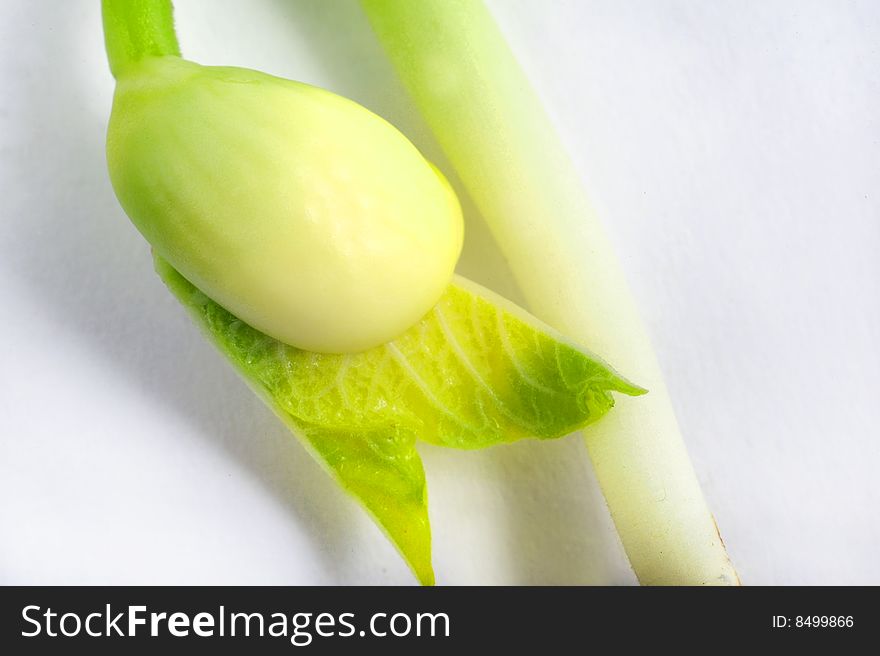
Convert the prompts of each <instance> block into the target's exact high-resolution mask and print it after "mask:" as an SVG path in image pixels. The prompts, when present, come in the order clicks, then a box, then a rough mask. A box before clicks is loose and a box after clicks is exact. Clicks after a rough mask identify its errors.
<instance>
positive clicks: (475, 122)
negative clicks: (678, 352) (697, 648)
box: [362, 0, 738, 585]
mask: <svg viewBox="0 0 880 656" xmlns="http://www.w3.org/2000/svg"><path fill="white" fill-rule="evenodd" d="M362 4H363V6H364V8H365V10H366V12H367V14H368V16H369V18H370V20H371V23H372V24H373V27H374V29H375V31H376V33H377V34H378V36H379V38H380V40H381V41H382V43H383V44H384V45H385V47H386V50H387V51H388V53H389V55H390V57H391V59H392V61H393V62H394V64H395V66H396V67H397V70H398V72H399V73H400V75H401V77H402V78H403V81H404V83H405V84H406V85H407V87H408V88H409V90H410V92H411V93H412V95H413V97H414V99H415V101H416V104H417V105H418V107H419V109H420V111H421V112H422V114H423V115H424V117H425V119H426V121H427V123H428V125H429V126H430V127H431V129H432V130H433V132H434V135H435V136H436V138H437V140H438V142H439V143H440V145H441V147H442V148H443V150H444V152H445V154H446V156H447V157H448V159H449V161H450V162H451V164H452V166H453V167H454V168H455V171H456V173H457V174H458V177H459V179H460V180H461V182H462V184H463V185H464V186H465V188H466V189H467V191H468V193H469V194H470V195H471V197H472V198H473V200H474V201H475V203H476V205H477V207H478V209H479V210H480V212H481V214H482V215H483V217H484V218H485V220H486V221H487V223H488V224H489V227H490V228H491V230H492V232H493V235H494V237H495V239H496V240H497V242H498V244H499V246H500V248H501V250H502V251H503V252H504V254H505V256H506V257H507V259H508V262H509V264H510V267H511V270H512V271H513V273H514V276H515V278H516V281H517V283H518V284H519V286H520V288H521V289H522V291H523V294H524V295H525V298H526V299H527V302H528V305H529V309H530V310H531V311H532V312H533V313H534V314H535V315H536V316H537V317H539V318H541V319H543V320H544V321H546V322H547V323H549V324H550V325H552V326H554V327H555V328H557V329H558V330H560V331H562V332H563V333H565V334H566V335H569V336H570V337H571V338H573V339H575V340H577V341H579V342H581V343H582V344H583V345H585V346H586V347H587V348H589V349H591V350H592V351H594V352H595V353H597V354H599V355H600V356H602V357H603V358H605V359H606V360H607V361H608V362H609V363H611V364H612V366H614V367H615V368H616V369H617V370H618V371H620V372H621V373H622V374H623V375H625V376H626V377H628V378H629V379H630V380H633V381H634V382H636V383H637V384H639V385H642V386H643V387H646V388H648V390H649V391H650V392H649V394H648V395H646V396H643V397H638V398H621V397H619V398H618V402H617V406H616V407H615V409H614V410H613V411H612V412H611V413H609V415H608V416H607V417H606V418H605V419H603V420H602V421H601V422H599V423H598V424H596V425H594V426H593V427H590V428H589V429H587V431H585V437H586V444H587V448H588V449H589V453H590V456H591V458H592V460H593V464H594V466H595V468H596V473H597V476H598V479H599V483H600V485H601V486H602V490H603V492H604V494H605V499H606V501H607V503H608V507H609V508H610V510H611V515H612V517H613V519H614V522H615V525H616V526H617V530H618V532H619V534H620V537H621V540H622V542H623V545H624V548H625V549H626V553H627V555H628V557H629V560H630V563H631V564H632V566H633V569H634V570H635V572H636V575H637V576H638V578H639V581H640V582H641V583H643V584H694V585H696V584H737V583H738V578H737V575H736V572H735V570H734V568H733V566H732V565H731V563H730V560H729V559H728V557H727V553H726V551H725V548H724V545H723V543H722V541H721V538H720V536H719V534H718V530H717V528H716V526H715V522H714V520H713V518H712V515H711V514H710V512H709V510H708V507H707V506H706V502H705V500H704V498H703V495H702V492H701V490H700V486H699V483H698V481H697V478H696V475H695V473H694V470H693V467H692V466H691V463H690V460H689V458H688V455H687V451H686V449H685V446H684V442H683V440H682V437H681V434H680V432H679V429H678V425H677V423H676V419H675V415H674V413H673V410H672V406H671V404H670V401H669V398H668V396H667V392H666V388H665V385H664V383H663V378H662V376H661V373H660V369H659V366H658V363H657V360H656V358H655V356H654V353H653V349H652V347H651V344H650V339H649V337H648V335H647V332H646V330H645V328H644V325H643V323H642V321H641V319H640V317H639V314H638V311H637V309H636V307H635V303H634V301H633V298H632V295H631V293H630V292H629V290H628V288H627V284H626V281H625V277H624V274H623V271H622V269H621V268H620V265H619V263H618V261H617V258H616V257H615V256H614V253H613V252H612V248H611V245H610V243H609V241H608V238H607V236H606V234H605V231H604V229H603V227H602V225H601V223H600V221H599V220H598V218H597V217H596V216H595V214H594V213H593V212H592V210H591V209H590V207H589V204H588V203H587V202H586V200H585V198H584V194H583V191H582V187H581V182H580V180H579V179H578V176H577V174H576V173H575V171H574V167H573V166H572V163H571V162H570V160H569V157H568V155H567V154H566V152H565V149H564V148H563V146H562V144H561V143H560V141H559V139H558V137H557V136H556V134H555V131H554V129H553V127H552V125H551V124H550V122H549V120H548V118H547V116H546V114H545V113H544V111H543V109H542V107H541V104H540V102H539V101H538V99H537V97H536V96H535V94H534V93H533V91H532V90H531V87H530V85H529V83H528V81H527V79H526V77H525V75H524V74H523V72H522V70H521V69H520V68H519V66H518V65H517V64H516V60H515V58H514V57H513V54H512V53H511V52H510V50H509V48H508V46H507V44H506V43H505V41H504V38H503V36H502V35H501V33H500V31H499V30H498V28H497V26H496V25H495V23H494V21H493V20H492V17H491V15H490V14H489V12H488V11H487V10H486V8H485V7H484V6H483V5H482V3H481V2H480V1H479V0H419V1H418V2H412V1H411V0H362Z"/></svg>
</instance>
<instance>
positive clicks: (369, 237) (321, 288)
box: [107, 56, 463, 353]
mask: <svg viewBox="0 0 880 656" xmlns="http://www.w3.org/2000/svg"><path fill="white" fill-rule="evenodd" d="M107 159H108V163H109V168H110V178H111V180H112V182H113V188H114V189H115V191H116V195H117V196H118V198H119V201H120V203H121V204H122V207H123V208H124V209H125V212H126V213H127V214H128V216H129V217H130V218H131V220H132V221H133V222H134V224H135V225H136V226H137V228H138V230H140V232H141V233H142V234H143V235H144V237H145V238H146V239H147V240H148V241H149V242H150V244H152V246H153V248H154V249H155V250H156V252H157V253H158V254H159V255H160V256H161V257H162V258H164V259H165V260H167V261H168V262H170V263H171V265H172V266H174V267H175V268H176V269H177V270H178V271H179V272H180V273H181V274H182V275H183V276H184V277H186V278H187V279H188V280H189V281H190V282H191V283H193V284H194V285H196V286H197V287H198V288H199V289H201V290H202V291H203V292H204V293H205V294H206V295H208V296H209V297H211V298H212V299H213V300H214V301H216V302H217V303H219V304H220V305H222V306H223V307H225V308H226V309H227V310H229V311H230V312H231V313H233V314H234V315H236V316H237V317H239V318H240V319H242V320H243V321H245V322H247V323H248V324H250V325H251V326H253V327H255V328H257V329H258V330H260V331H262V332H264V333H266V334H268V335H270V336H272V337H275V338H276V339H278V340H280V341H282V342H285V343H287V344H290V345H293V346H296V347H299V348H302V349H306V350H310V351H319V352H329V353H344V352H357V351H363V350H365V349H368V348H371V347H373V346H377V345H379V344H383V343H385V342H388V341H390V340H392V339H393V338H395V337H397V336H398V335H399V334H401V333H402V332H404V331H405V330H406V329H407V328H409V327H410V326H412V325H413V324H415V323H416V322H418V320H419V319H420V318H421V317H422V316H423V315H424V314H425V313H426V312H428V311H429V310H430V309H431V308H432V307H433V306H434V304H435V303H436V302H437V301H438V299H439V298H440V296H441V295H442V294H443V291H444V289H445V288H446V286H447V285H448V283H449V281H450V279H451V277H452V274H453V269H454V267H455V263H456V261H457V259H458V256H459V253H460V251H461V244H462V237H463V223H462V217H461V209H460V207H459V204H458V200H457V198H456V196H455V194H454V193H453V191H452V189H451V188H450V186H449V184H448V183H447V181H446V180H445V179H444V178H443V176H442V175H441V174H440V173H439V172H438V171H437V170H436V169H435V168H434V167H433V166H432V165H431V164H430V162H428V161H427V160H425V158H424V157H423V156H422V155H421V154H420V153H419V152H418V150H417V149H416V148H415V147H414V146H413V145H412V144H411V143H410V142H409V141H408V140H407V139H406V138H405V137H404V136H403V135H402V134H400V132H398V131H397V130H396V129H395V128H394V127H392V126H391V125H390V124H388V123H387V122H386V121H384V120H383V119H381V118H379V117H378V116H376V115H375V114H372V113H371V112H369V111H368V110H366V109H365V108H363V107H361V106H360V105H358V104H356V103H354V102H352V101H350V100H347V99H345V98H342V97H340V96H337V95H335V94H332V93H330V92H328V91H324V90H322V89H318V88H315V87H312V86H309V85H306V84H301V83H297V82H292V81H289V80H284V79H281V78H277V77H273V76H270V75H266V74H263V73H259V72H256V71H251V70H247V69H241V68H227V67H205V66H200V65H198V64H194V63H192V62H188V61H186V60H182V59H179V58H177V57H173V56H172V57H147V58H145V59H142V60H141V61H139V62H137V64H136V65H133V66H131V67H129V68H126V69H125V71H124V74H122V75H120V76H119V79H118V83H117V88H116V94H115V97H114V100H113V112H112V115H111V118H110V126H109V130H108V137H107Z"/></svg>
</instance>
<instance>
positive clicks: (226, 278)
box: [103, 0, 645, 584]
mask: <svg viewBox="0 0 880 656" xmlns="http://www.w3.org/2000/svg"><path fill="white" fill-rule="evenodd" d="M103 12H104V30H105V37H106V43H107V53H108V59H109V61H110V67H111V71H112V72H113V74H114V76H115V77H116V79H117V87H116V93H115V96H114V101H113V110H112V114H111V118H110V127H109V129H108V140H107V159H108V166H109V170H110V178H111V181H112V183H113V187H114V190H115V191H116V194H117V196H118V198H119V200H120V203H121V204H122V206H123V209H124V210H125V211H126V213H127V214H128V215H129V217H130V218H131V220H132V222H133V223H134V224H135V226H136V227H137V228H138V229H139V230H140V231H141V233H142V234H143V235H144V237H145V238H146V239H147V241H148V242H149V243H150V244H151V246H152V247H153V250H154V256H155V264H156V270H157V272H158V274H159V275H160V277H161V278H162V279H163V281H164V282H165V283H166V285H167V286H168V288H169V290H170V291H171V292H172V293H173V294H174V295H175V296H176V297H177V299H178V300H179V301H180V302H181V304H182V305H183V306H184V308H185V309H186V310H187V311H188V312H189V314H190V316H191V317H192V318H193V319H194V321H195V323H196V324H197V325H198V326H199V327H200V328H201V329H202V331H203V332H204V333H205V335H206V336H207V337H208V338H209V339H210V340H211V341H212V342H213V343H214V344H215V345H216V346H217V348H218V349H219V351H220V352H221V353H222V354H223V355H224V356H225V357H226V358H227V359H228V360H229V361H230V363H231V364H232V365H233V366H234V367H235V368H236V369H237V371H238V372H239V373H240V374H241V376H242V377H243V378H244V380H245V381H246V382H247V383H248V384H249V385H250V387H251V388H252V389H253V390H254V391H255V392H256V393H257V394H258V395H259V396H260V397H261V398H262V399H263V400H264V401H265V402H266V403H267V405H268V406H269V407H270V408H271V409H272V410H273V411H274V412H275V413H276V414H277V415H278V416H279V417H280V418H281V420H282V421H284V422H285V424H286V425H287V426H288V427H289V428H290V429H291V431H292V432H293V433H294V434H295V435H296V436H297V437H298V438H299V439H300V440H301V441H302V442H303V444H304V445H305V446H306V448H307V449H308V450H309V451H310V452H311V454H312V455H313V456H314V457H315V459H316V460H317V461H318V462H319V463H321V465H322V466H323V467H324V468H325V469H326V470H327V471H328V472H329V473H330V474H331V475H332V476H333V477H334V478H335V479H336V480H337V481H338V482H339V484H340V485H341V486H342V487H343V488H344V489H346V490H347V491H348V492H350V493H351V494H352V495H353V496H355V497H356V498H357V499H358V500H359V501H360V503H361V504H362V505H363V506H364V507H365V508H366V509H367V511H368V512H369V513H370V514H371V515H372V516H373V518H374V519H375V520H376V522H377V523H378V524H379V526H380V527H381V528H382V529H383V530H384V531H385V533H386V534H387V535H388V537H389V538H390V539H391V541H392V542H393V543H394V544H395V545H396V547H397V548H398V549H399V550H400V552H401V554H402V555H403V557H404V558H405V559H406V561H407V563H408V564H409V566H410V567H411V568H412V570H413V572H414V573H415V575H416V576H417V577H418V579H419V580H420V581H421V582H422V583H424V584H432V583H433V582H434V571H433V567H432V565H431V532H430V525H429V522H428V512H427V488H426V484H425V476H424V470H423V467H422V463H421V459H420V458H419V455H418V452H417V451H416V449H415V443H416V440H424V441H427V442H431V443H434V444H438V445H441V446H447V447H454V448H459V449H477V448H483V447H487V446H491V445H494V444H499V443H506V442H512V441H515V440H519V439H523V438H538V439H552V438H558V437H562V436H564V435H566V434H568V433H570V432H572V431H573V430H575V429H578V428H581V427H583V426H586V425H588V424H591V423H593V422H595V421H597V420H598V419H600V418H601V417H602V416H603V415H605V414H606V413H607V412H608V411H609V410H610V409H611V408H612V406H613V405H614V402H615V397H614V396H612V393H618V394H623V395H630V396H638V395H641V394H643V393H644V392H645V390H644V389H643V388H641V387H639V386H638V385H635V384H633V383H631V382H629V381H628V380H626V379H625V378H623V377H622V376H621V375H620V374H618V373H616V372H615V371H614V370H613V369H612V368H611V367H610V366H609V365H607V364H606V363H605V362H604V361H602V360H601V359H600V358H599V357H597V356H595V355H593V354H592V353H591V352H590V351H588V350H587V349H586V348H584V347H583V346H582V345H581V343H580V342H575V341H572V340H571V339H569V338H568V337H566V336H564V335H563V334H562V333H560V332H558V331H556V330H554V329H553V328H551V327H549V326H547V325H546V324H544V323H542V322H540V321H539V320H537V319H536V318H534V317H532V316H531V315H529V314H528V313H526V312H525V311H524V310H522V309H521V308H518V307H516V306H515V305H513V304H512V303H510V302H508V301H506V300H505V299H502V298H500V297H498V296H497V295H495V294H493V293H492V292H490V291H489V290H486V289H483V288H482V287H480V286H478V285H475V284H474V283H472V282H470V281H468V280H465V279H463V278H460V277H454V276H453V268H454V265H455V262H456V260H457V258H458V255H459V251H460V249H461V243H462V217H461V210H460V207H459V203H458V200H457V198H456V196H455V194H454V192H453V191H452V188H451V187H450V186H449V184H448V183H447V182H446V180H445V178H444V177H443V176H442V174H440V173H439V172H438V171H437V170H436V168H435V167H433V165H431V164H430V163H429V162H427V161H426V160H425V159H424V158H423V157H422V156H421V154H420V153H419V152H418V151H417V150H416V148H415V147H414V146H413V145H412V144H411V143H410V142H409V141H408V140H407V139H406V138H405V137H403V135H401V134H400V133H399V132H398V131H397V130H396V129H394V128H393V127H391V126H390V125H389V124H388V123H386V122H385V121H383V120H382V119H380V118H379V117H377V116H375V115H373V114H371V113H370V112H368V111H367V110H366V109H364V108H362V107H360V106H358V105H357V104H355V103H353V102H351V101H349V100H346V99H344V98H341V97H339V96H336V95H334V94H331V93H329V92H327V91H324V90H321V89H317V88H315V87H310V86H308V85H304V84H301V83H297V82H292V81H289V80H282V79H280V78H276V77H272V76H269V75H265V74H263V73H259V72H256V71H251V70H246V69H240V68H230V67H206V66H200V65H198V64H195V63H193V62H189V61H186V60H183V59H181V57H180V50H179V47H178V44H177V38H176V35H175V32H174V26H173V21H172V8H171V3H170V2H169V0H103Z"/></svg>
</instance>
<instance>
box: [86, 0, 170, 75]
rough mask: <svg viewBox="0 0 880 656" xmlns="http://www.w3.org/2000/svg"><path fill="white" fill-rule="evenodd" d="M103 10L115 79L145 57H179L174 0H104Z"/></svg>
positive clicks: (105, 35) (108, 49)
mask: <svg viewBox="0 0 880 656" xmlns="http://www.w3.org/2000/svg"><path fill="white" fill-rule="evenodd" d="M101 10H102V13H103V17H104V44H105V46H106V48H107V60H108V61H109V62H110V71H111V72H112V73H113V77H115V78H119V77H120V76H121V75H122V74H124V72H125V70H126V69H127V68H129V67H130V66H131V65H132V64H135V63H137V62H138V61H140V60H141V59H143V58H144V57H163V56H168V55H173V56H175V57H179V56H180V46H179V45H178V43H177V34H175V32H174V17H173V11H174V10H173V7H172V6H171V0H102V1H101Z"/></svg>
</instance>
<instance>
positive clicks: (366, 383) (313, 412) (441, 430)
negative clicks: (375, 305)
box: [156, 257, 645, 584]
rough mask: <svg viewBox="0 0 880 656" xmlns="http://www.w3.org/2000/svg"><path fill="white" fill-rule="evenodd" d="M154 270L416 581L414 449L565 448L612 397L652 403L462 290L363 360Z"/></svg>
mask: <svg viewBox="0 0 880 656" xmlns="http://www.w3.org/2000/svg"><path fill="white" fill-rule="evenodd" d="M156 270H157V272H158V273H159V275H160V277H161V278H162V279H163V280H164V281H165V283H166V284H167V285H168V287H169V289H170V290H171V291H172V293H174V295H175V296H176V297H177V298H178V299H179V300H180V302H181V303H182V304H183V305H184V307H186V308H187V310H188V311H189V312H190V314H191V315H192V316H193V318H194V319H195V320H196V322H197V323H198V324H199V326H200V327H201V328H202V329H203V330H204V332H205V333H206V334H207V335H208V336H209V337H210V338H211V340H212V341H213V342H214V344H215V345H216V346H217V347H218V348H219V349H220V351H221V352H223V354H224V355H225V356H226V357H227V358H228V359H229V360H230V361H231V362H232V364H233V365H234V366H235V367H236V369H237V370H238V371H239V373H240V374H241V375H242V376H243V377H244V378H245V380H246V381H247V382H248V383H249V384H250V386H251V387H252V388H253V389H254V390H255V391H256V392H257V393H258V394H259V395H260V396H261V397H262V398H263V399H264V400H265V401H266V403H267V404H268V405H269V406H270V407H271V408H272V409H273V410H274V411H275V412H276V413H277V414H278V415H279V417H281V419H282V420H283V421H284V422H285V423H286V424H287V425H288V426H289V427H290V429H291V430H292V431H293V432H294V434H295V435H296V436H297V437H298V438H299V439H300V440H302V441H303V442H304V443H305V445H306V446H307V447H308V448H309V450H310V451H311V452H312V454H313V455H314V457H315V458H316V459H317V460H318V461H319V462H320V463H321V464H322V465H323V466H324V467H325V468H326V469H327V470H328V471H329V472H330V474H331V475H332V476H333V477H334V478H335V479H336V480H337V481H338V482H339V483H340V485H342V487H343V488H345V489H346V490H348V491H349V492H350V493H351V494H353V495H354V496H355V497H357V498H358V499H359V500H360V502H361V503H362V504H363V505H364V506H365V507H366V508H367V510H368V511H369V512H370V513H371V514H372V515H373V517H374V518H375V520H376V521H377V523H378V524H379V525H380V526H381V527H382V528H383V530H384V531H385V532H386V534H387V535H388V537H389V538H390V539H391V541H392V542H393V543H394V544H395V545H396V546H397V548H398V549H399V550H400V552H401V553H402V555H403V556H404V558H405V559H406V561H407V562H408V563H409V565H410V567H411V568H412V569H413V572H414V573H415V574H416V576H417V577H418V579H419V580H420V581H421V582H422V583H424V584H431V583H433V581H434V574H433V570H432V567H431V531H430V525H429V522H428V510H427V487H426V483H425V474H424V470H423V468H422V463H421V459H420V458H419V455H418V453H417V452H416V449H415V442H416V439H417V438H418V439H422V440H425V441H428V442H432V443H434V444H439V445H443V446H449V447H456V448H462V449H477V448H482V447H486V446H490V445H493V444H498V443H502V442H512V441H514V440H518V439H521V438H524V437H537V438H541V439H547V438H555V437H561V436H563V435H566V434H568V433H570V432H572V431H574V430H576V429H578V428H580V427H582V426H584V425H586V424H588V423H591V422H593V421H595V420H597V419H599V418H600V417H601V416H602V415H604V414H605V413H606V412H607V411H608V410H609V409H610V408H611V407H612V406H613V405H614V398H613V397H612V395H611V392H612V391H616V392H622V393H624V394H630V395H637V394H642V393H644V392H645V390H643V389H642V388H640V387H637V386H635V385H633V384H632V383H629V382H628V381H626V380H625V379H624V378H622V377H621V376H620V375H619V374H617V373H615V372H614V371H613V370H612V369H611V368H610V367H609V366H608V365H607V364H605V363H604V362H602V361H601V360H600V359H599V358H597V357H596V356H594V355H592V354H590V353H589V352H587V351H585V350H584V349H582V348H580V347H578V346H575V345H574V344H572V343H570V342H569V341H568V340H566V339H565V338H564V337H562V336H561V335H559V334H558V333H556V332H555V331H553V330H552V329H551V328H549V327H547V326H545V325H543V324H541V323H540V322H539V321H537V320H536V319H534V318H532V317H530V316H528V315H527V314H526V313H525V312H524V311H522V310H521V309H519V308H517V307H516V306H514V305H512V304H510V303H509V302H507V301H505V300H504V299H502V298H500V297H497V296H496V295H494V294H492V293H491V292H489V291H488V290H485V289H483V288H481V287H479V286H477V285H475V284H474V283H471V282H470V281H467V280H465V279H463V278H460V277H459V278H456V280H455V282H454V284H452V285H450V286H449V288H448V289H447V291H446V292H445V293H444V295H443V297H442V298H441V299H440V301H439V303H438V304H437V305H436V307H435V308H434V309H433V310H432V311H431V312H429V313H428V314H427V315H426V316H425V317H424V318H423V319H422V320H421V321H419V322H418V323H417V324H416V325H414V326H413V327H411V328H410V329H409V330H408V331H407V332H406V333H404V334H403V335H401V336H400V337H398V338H397V339H395V340H394V341H393V342H389V343H388V344H385V345H383V346H379V347H376V348H374V349H371V350H369V351H365V352H363V353H357V354H343V355H333V354H322V353H314V352H309V351H303V350H301V349H297V348H294V347H292V346H289V345H286V344H283V343H282V342H279V341H277V340H275V339H273V338H271V337H269V336H267V335H265V334H263V333H261V332H259V331H258V330H256V329H254V328H252V327H250V326H249V325H247V324H246V323H244V322H242V321H241V320H239V319H238V318H237V317H235V316H234V315H232V314H230V313H229V312H227V311H226V310H224V309H223V308H222V307H221V306H219V305H218V304H216V303H214V302H213V301H212V300H210V299H209V298H208V297H207V296H205V295H204V294H203V293H202V292H201V291H199V290H198V289H197V288H196V287H194V286H193V285H192V284H190V283H189V282H188V281H187V280H186V279H184V278H183V277H182V276H181V275H180V274H179V273H177V271H175V270H174V269H173V268H172V267H171V266H170V265H169V264H168V263H167V262H165V261H164V260H162V259H161V258H158V257H157V258H156Z"/></svg>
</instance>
